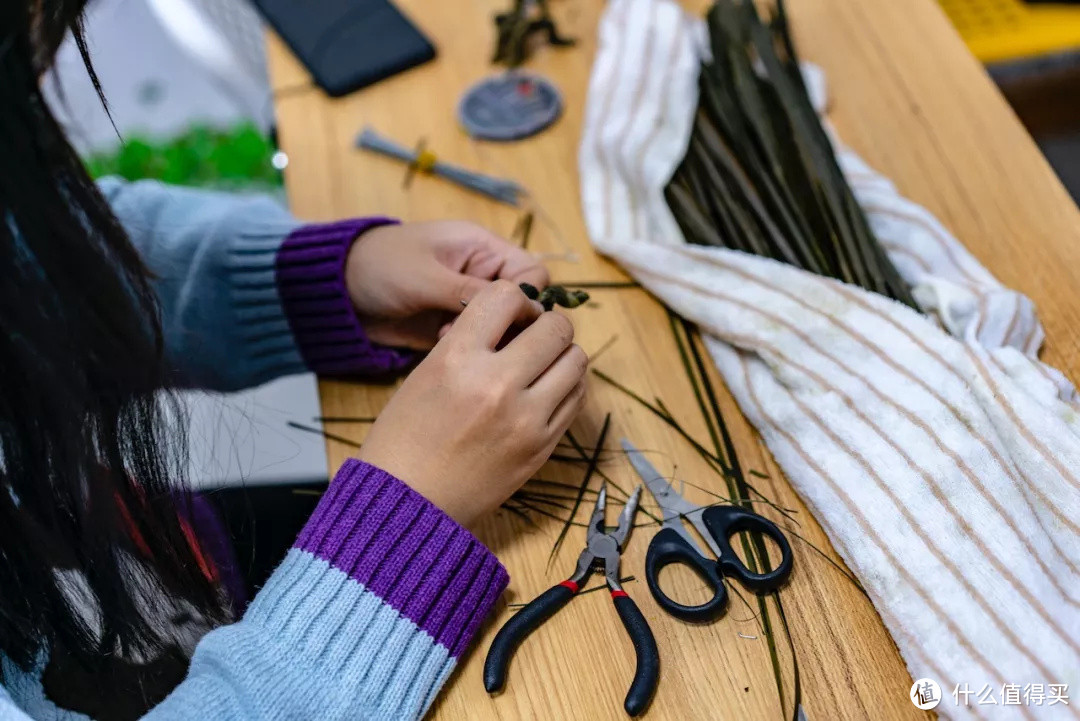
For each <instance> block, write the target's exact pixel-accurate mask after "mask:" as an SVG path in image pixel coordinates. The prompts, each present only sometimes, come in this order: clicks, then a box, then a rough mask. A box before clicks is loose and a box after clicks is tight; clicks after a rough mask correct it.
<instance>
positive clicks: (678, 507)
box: [622, 438, 700, 521]
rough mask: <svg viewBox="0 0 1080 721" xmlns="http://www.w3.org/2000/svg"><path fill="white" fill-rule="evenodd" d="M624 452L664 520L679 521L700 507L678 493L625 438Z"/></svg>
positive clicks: (623, 441) (623, 442)
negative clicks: (662, 514) (660, 510)
mask: <svg viewBox="0 0 1080 721" xmlns="http://www.w3.org/2000/svg"><path fill="white" fill-rule="evenodd" d="M622 447H623V450H624V451H626V455H627V457H628V458H629V459H630V465H632V466H633V467H634V470H635V471H637V474H638V475H639V476H641V480H642V481H643V482H644V483H645V487H646V488H648V489H649V493H651V494H653V498H655V499H656V502H657V504H659V506H660V508H661V509H662V510H663V512H664V520H665V521H670V520H675V519H678V518H679V517H680V516H684V515H686V514H688V513H693V512H694V511H696V510H697V509H698V508H700V506H698V505H695V504H693V503H690V502H689V501H687V500H686V499H685V498H683V497H682V495H681V494H680V493H679V492H678V491H676V490H675V489H674V488H673V487H672V485H671V484H670V483H668V480H667V478H665V477H664V476H663V474H661V473H660V471H658V470H656V467H655V466H653V464H651V463H649V460H648V459H647V458H645V456H644V454H642V452H641V451H639V450H638V449H637V448H635V447H634V444H632V443H631V442H630V441H628V440H626V439H625V438H623V439H622Z"/></svg>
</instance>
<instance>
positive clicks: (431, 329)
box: [345, 221, 548, 350]
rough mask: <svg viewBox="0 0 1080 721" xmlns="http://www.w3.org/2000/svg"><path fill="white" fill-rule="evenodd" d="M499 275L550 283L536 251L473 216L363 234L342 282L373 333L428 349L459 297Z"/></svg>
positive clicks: (384, 341) (455, 309)
mask: <svg viewBox="0 0 1080 721" xmlns="http://www.w3.org/2000/svg"><path fill="white" fill-rule="evenodd" d="M496 278H504V279H506V280H509V281H513V283H514V284H515V285H516V284H518V283H521V282H526V283H531V284H532V285H534V286H537V287H538V288H542V287H544V286H546V285H547V284H548V274H547V270H545V269H544V266H543V265H541V263H540V262H539V261H538V260H536V259H535V258H534V257H533V256H531V255H530V254H528V253H527V252H525V251H524V250H522V249H521V248H518V247H516V246H514V245H511V244H510V243H507V242H506V241H505V240H503V239H502V238H499V237H498V236H496V235H494V234H492V233H491V232H489V231H487V230H485V229H484V228H481V227H480V226H478V225H475V224H473V223H466V222H463V221H438V222H433V223H406V224H403V225H383V226H379V227H377V228H372V229H371V230H369V231H367V232H366V233H364V234H363V235H361V236H360V237H359V238H358V239H357V240H356V242H355V243H353V246H352V248H351V249H350V251H349V256H348V258H347V259H346V262H345V282H346V285H347V286H348V289H349V295H350V296H351V297H352V301H353V305H355V306H356V310H357V312H358V313H359V314H360V316H361V318H362V319H363V322H364V330H365V332H366V333H367V335H368V337H369V338H371V340H373V341H375V342H376V343H379V344H382V345H391V346H399V347H406V348H414V349H417V350H427V349H429V348H431V347H432V346H433V345H435V341H436V340H437V339H438V337H439V334H440V332H445V331H446V325H447V323H448V322H449V321H450V320H451V319H452V318H453V317H454V316H455V315H457V314H458V313H460V312H461V309H462V306H461V301H463V300H465V301H468V300H471V299H472V297H473V296H474V295H476V293H478V292H479V291H480V290H481V289H483V288H484V287H486V286H487V285H488V283H489V282H490V281H492V280H495V279H496Z"/></svg>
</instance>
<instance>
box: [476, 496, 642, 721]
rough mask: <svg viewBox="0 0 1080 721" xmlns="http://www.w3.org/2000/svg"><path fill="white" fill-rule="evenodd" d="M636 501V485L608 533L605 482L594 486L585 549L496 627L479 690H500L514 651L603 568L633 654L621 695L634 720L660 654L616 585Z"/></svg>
mask: <svg viewBox="0 0 1080 721" xmlns="http://www.w3.org/2000/svg"><path fill="white" fill-rule="evenodd" d="M640 498H641V486H638V487H637V489H636V490H635V491H634V492H633V493H632V494H631V495H630V498H629V499H627V501H626V506H625V507H623V510H622V513H621V514H619V526H618V528H616V529H615V530H614V531H612V532H611V533H607V532H606V531H605V529H604V510H605V508H606V506H607V484H605V485H603V486H601V487H600V492H599V493H598V494H597V497H596V507H595V508H594V509H593V513H592V517H591V518H590V519H589V526H588V532H587V534H586V540H585V549H584V550H583V551H582V552H581V555H580V556H579V557H578V562H577V569H576V570H575V571H574V575H572V576H571V577H570V578H568V579H566V580H565V581H563V582H562V583H559V584H557V585H555V586H552V587H551V588H549V589H548V590H547V591H544V592H543V593H542V594H540V595H539V596H537V597H536V598H535V599H533V600H532V601H531V602H530V603H529V604H528V605H527V606H525V607H524V608H522V609H521V610H520V611H518V612H517V613H516V614H514V616H513V617H511V619H510V620H509V621H507V622H506V624H505V625H504V626H503V627H502V628H501V629H499V632H498V633H497V634H496V635H495V640H494V641H492V642H491V648H490V649H489V650H488V655H487V659H486V660H485V661H484V688H486V689H487V691H488V693H494V692H495V691H498V690H500V689H501V688H502V687H503V686H504V685H505V684H506V670H507V667H508V666H509V664H510V657H511V656H512V655H513V653H514V650H515V649H516V648H517V647H518V645H520V644H521V642H522V641H524V640H525V637H526V636H528V635H529V634H530V633H532V632H533V631H535V630H536V629H537V628H538V627H539V626H540V624H542V623H543V622H544V621H546V620H547V619H549V618H551V616H553V615H554V614H555V612H556V611H558V610H559V609H560V608H562V607H563V606H565V605H566V604H567V603H568V602H569V601H570V599H571V598H573V597H574V596H575V595H576V594H577V592H578V591H579V590H581V587H582V586H583V585H584V583H585V580H586V579H587V578H588V577H589V576H590V575H592V573H593V571H596V570H599V569H600V568H601V567H602V568H603V570H604V578H605V580H606V581H607V586H608V589H609V590H610V591H611V600H612V601H613V602H614V603H615V610H616V611H618V612H619V618H621V619H622V622H623V626H624V627H626V632H627V633H628V634H630V640H631V641H632V642H633V644H634V653H635V654H636V656H637V668H636V670H635V671H634V680H633V682H632V683H631V684H630V690H629V691H628V692H627V694H626V700H625V702H624V703H623V708H625V709H626V713H628V714H630V715H631V716H637V715H638V714H640V713H641V712H642V711H644V710H645V708H646V707H647V706H648V705H649V701H650V699H652V695H653V692H654V691H655V690H656V683H657V680H658V679H659V674H660V654H659V653H658V652H657V649H656V639H655V638H653V634H652V629H650V628H649V624H648V622H647V621H646V620H645V617H644V616H643V615H641V611H640V610H639V609H638V607H637V604H635V603H634V599H632V598H630V597H629V596H628V595H626V591H624V590H623V589H622V586H621V585H619V557H620V556H621V555H622V549H623V546H624V544H625V543H626V538H627V536H629V535H630V529H631V528H632V527H633V525H634V515H635V514H636V513H637V507H638V501H639V500H640Z"/></svg>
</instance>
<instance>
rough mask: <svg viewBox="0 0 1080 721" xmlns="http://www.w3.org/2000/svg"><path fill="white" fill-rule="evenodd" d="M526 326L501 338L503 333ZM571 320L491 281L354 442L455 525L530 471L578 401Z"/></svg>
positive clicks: (580, 390) (580, 389)
mask: <svg viewBox="0 0 1080 721" xmlns="http://www.w3.org/2000/svg"><path fill="white" fill-rule="evenodd" d="M514 325H521V326H527V327H526V328H524V330H522V331H521V332H520V333H518V334H517V335H516V336H515V337H514V338H513V339H512V340H510V341H509V342H508V343H506V344H505V345H501V341H503V339H504V337H505V336H506V335H507V331H508V330H510V329H511V327H512V326H514ZM573 340H574V326H573V325H572V324H571V323H570V320H569V319H568V318H567V317H566V316H564V315H562V314H560V313H557V312H549V313H545V312H543V311H542V309H541V307H540V304H539V303H537V302H536V301H532V300H529V299H528V298H526V297H525V294H524V293H522V292H521V290H520V289H519V288H518V287H517V285H516V284H514V283H511V282H509V281H505V280H500V281H496V282H495V283H490V284H488V285H487V287H485V288H484V289H483V290H482V291H480V292H479V293H477V294H476V295H475V296H473V299H472V300H471V301H470V302H469V306H468V307H467V308H465V309H464V310H463V311H462V313H461V316H460V317H459V318H458V319H457V321H456V322H455V323H454V324H453V326H452V327H451V328H450V330H449V332H447V334H446V335H445V337H443V339H442V340H440V341H439V343H438V345H436V346H435V349H434V350H433V351H432V352H431V353H430V354H429V355H428V356H427V358H425V359H424V361H423V362H422V363H420V365H419V366H417V367H416V369H415V370H414V371H413V372H412V373H411V374H410V375H409V377H408V378H406V379H405V382H404V383H403V384H402V385H401V388H400V389H399V390H398V392H397V393H395V394H394V397H393V398H391V399H390V403H388V404H387V406H386V408H385V409H384V410H383V412H382V413H381V414H380V415H379V418H378V420H377V421H375V423H374V425H372V427H371V430H370V431H369V432H368V436H367V439H366V440H365V441H364V445H363V447H362V448H361V449H360V452H359V454H358V455H359V457H360V459H361V460H364V461H367V462H368V463H371V464H374V465H376V466H378V467H380V468H382V469H383V470H386V471H388V472H389V473H392V474H394V475H395V476H397V477H398V478H400V479H401V480H403V481H404V482H406V483H408V484H409V485H410V486H412V487H413V488H414V489H415V490H416V491H418V492H419V493H421V494H422V495H424V496H425V497H426V498H427V499H428V500H430V501H431V502H432V503H434V504H435V505H437V506H439V507H440V508H442V509H443V510H444V511H446V512H447V513H448V514H449V515H450V516H451V517H452V518H454V519H455V520H456V521H458V522H459V523H461V524H462V525H464V526H469V525H472V524H473V523H474V522H475V521H476V520H477V519H478V518H480V517H481V516H483V515H484V514H486V513H490V512H491V511H492V510H494V509H495V508H497V507H498V506H499V504H501V503H502V502H503V501H505V500H506V499H507V498H509V497H510V494H512V493H513V492H514V491H516V490H517V489H518V488H520V487H521V485H522V484H523V483H524V482H525V481H527V480H528V479H529V477H530V476H531V475H532V474H533V473H534V472H535V471H536V469H537V468H539V467H540V466H541V465H542V464H543V463H544V462H545V461H546V460H547V458H548V456H550V455H551V452H552V450H554V448H555V444H556V443H558V442H559V439H560V438H561V437H562V435H563V433H564V432H565V431H566V429H567V428H568V427H569V426H570V423H571V421H573V420H574V417H575V416H577V414H578V411H580V410H581V407H582V406H583V405H584V403H585V371H586V369H587V368H588V362H589V361H588V357H587V356H586V355H585V352H584V351H582V350H581V348H580V347H579V346H577V345H574V344H573Z"/></svg>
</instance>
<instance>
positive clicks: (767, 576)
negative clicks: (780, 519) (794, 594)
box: [701, 506, 792, 593]
mask: <svg viewBox="0 0 1080 721" xmlns="http://www.w3.org/2000/svg"><path fill="white" fill-rule="evenodd" d="M701 520H702V521H704V522H705V527H706V528H708V529H709V531H710V534H711V535H712V537H713V540H715V541H716V544H717V545H718V546H719V547H720V558H719V559H717V563H718V565H719V566H720V571H721V573H723V574H724V575H725V576H731V577H732V578H737V579H738V580H739V581H740V582H741V583H742V585H743V586H746V588H747V589H748V590H750V591H753V592H754V593H768V592H769V591H775V590H776V589H778V588H780V587H781V586H783V585H784V583H786V582H787V580H788V577H790V576H791V563H792V556H791V545H790V544H789V543H788V540H787V537H786V536H784V534H783V533H781V532H780V528H779V526H777V525H776V524H775V523H773V522H772V521H770V520H769V519H768V518H765V517H764V516H760V515H758V514H756V513H754V512H753V511H748V510H746V509H745V508H740V507H739V506H710V507H709V508H706V509H705V512H704V513H702V516H701ZM740 531H753V532H756V533H761V534H763V535H766V536H768V537H769V538H771V539H772V540H773V542H774V543H776V545H777V546H779V548H780V562H779V563H778V564H776V567H775V568H773V569H772V570H771V571H767V572H765V573H755V572H753V571H751V570H750V569H749V568H747V567H746V564H745V563H743V562H742V560H740V559H739V556H738V555H737V554H736V553H735V549H733V548H732V547H731V537H732V536H734V535H735V534H736V533H738V532H740Z"/></svg>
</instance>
